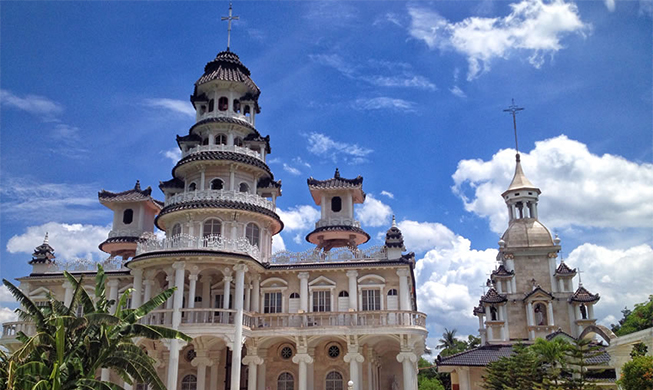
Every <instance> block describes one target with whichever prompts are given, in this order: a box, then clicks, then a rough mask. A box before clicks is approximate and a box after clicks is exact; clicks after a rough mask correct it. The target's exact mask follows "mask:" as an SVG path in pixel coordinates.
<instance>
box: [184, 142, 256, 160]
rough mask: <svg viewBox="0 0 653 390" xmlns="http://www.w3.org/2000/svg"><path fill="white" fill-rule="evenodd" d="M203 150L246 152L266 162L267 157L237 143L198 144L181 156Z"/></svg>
mask: <svg viewBox="0 0 653 390" xmlns="http://www.w3.org/2000/svg"><path fill="white" fill-rule="evenodd" d="M201 152H235V153H240V154H245V155H247V156H250V157H254V158H256V159H258V160H261V161H263V162H265V158H264V157H263V156H262V155H261V153H259V152H257V151H256V150H252V149H250V148H246V147H244V146H236V145H198V146H195V147H194V148H190V149H188V150H187V151H185V152H182V153H181V158H184V157H186V156H190V155H191V154H195V153H201Z"/></svg>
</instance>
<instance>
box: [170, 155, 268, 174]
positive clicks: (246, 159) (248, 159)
mask: <svg viewBox="0 0 653 390" xmlns="http://www.w3.org/2000/svg"><path fill="white" fill-rule="evenodd" d="M207 160H229V161H235V162H240V163H244V164H248V165H253V166H255V167H257V168H261V169H263V170H264V171H266V172H267V173H268V174H269V175H272V172H270V168H269V167H268V166H267V165H266V164H265V163H264V162H263V161H261V160H259V159H258V158H255V157H252V156H248V155H246V154H242V153H237V152H221V151H214V150H212V151H205V152H199V153H193V154H191V155H188V156H186V157H184V158H182V159H181V160H179V162H178V163H177V165H175V167H174V168H173V169H172V175H173V176H175V171H176V170H177V168H179V167H180V166H182V165H184V164H187V163H189V162H192V161H207Z"/></svg>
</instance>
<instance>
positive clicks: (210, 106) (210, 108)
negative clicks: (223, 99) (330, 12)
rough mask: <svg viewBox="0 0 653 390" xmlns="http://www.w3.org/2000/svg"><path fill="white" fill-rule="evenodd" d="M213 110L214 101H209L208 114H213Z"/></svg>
mask: <svg viewBox="0 0 653 390" xmlns="http://www.w3.org/2000/svg"><path fill="white" fill-rule="evenodd" d="M214 109H215V101H214V100H213V99H211V100H209V112H213V110H214Z"/></svg>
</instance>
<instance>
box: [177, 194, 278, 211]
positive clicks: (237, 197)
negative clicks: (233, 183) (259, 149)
mask: <svg viewBox="0 0 653 390" xmlns="http://www.w3.org/2000/svg"><path fill="white" fill-rule="evenodd" d="M194 200H232V201H236V202H244V203H249V204H253V205H256V206H260V207H263V208H265V209H268V210H271V211H275V210H276V206H275V204H274V202H272V201H270V200H267V199H265V198H263V197H260V196H258V195H255V194H249V193H247V192H240V191H229V190H203V191H189V192H182V193H180V194H177V195H173V196H171V197H169V198H168V199H166V201H165V205H166V206H170V205H173V204H177V203H183V202H191V201H194Z"/></svg>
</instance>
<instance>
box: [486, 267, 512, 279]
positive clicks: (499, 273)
mask: <svg viewBox="0 0 653 390" xmlns="http://www.w3.org/2000/svg"><path fill="white" fill-rule="evenodd" d="M514 274H515V271H508V270H507V269H506V267H505V266H504V265H503V264H501V265H500V266H499V268H497V269H495V270H494V271H492V276H494V277H499V278H506V277H511V276H513V275H514Z"/></svg>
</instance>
